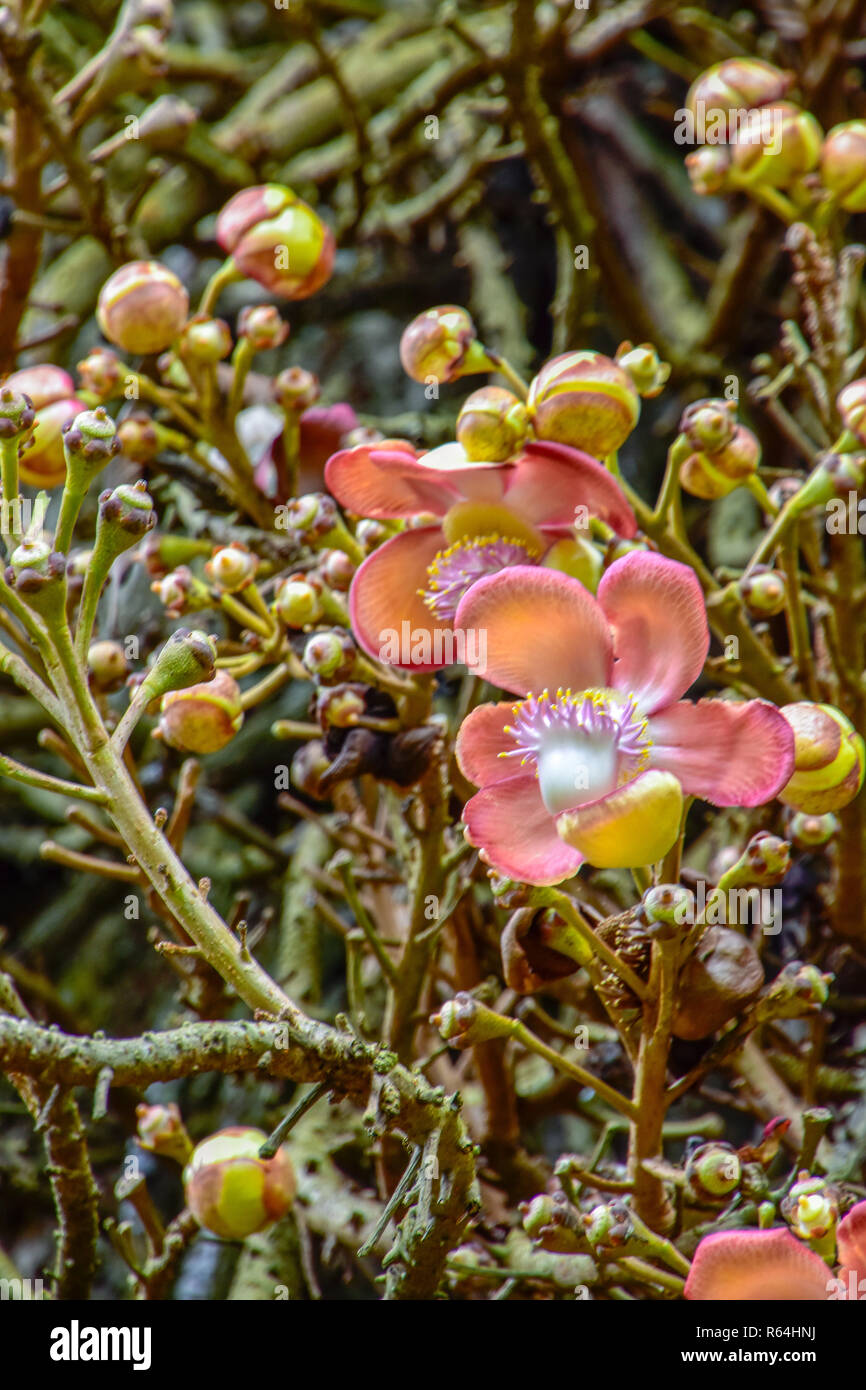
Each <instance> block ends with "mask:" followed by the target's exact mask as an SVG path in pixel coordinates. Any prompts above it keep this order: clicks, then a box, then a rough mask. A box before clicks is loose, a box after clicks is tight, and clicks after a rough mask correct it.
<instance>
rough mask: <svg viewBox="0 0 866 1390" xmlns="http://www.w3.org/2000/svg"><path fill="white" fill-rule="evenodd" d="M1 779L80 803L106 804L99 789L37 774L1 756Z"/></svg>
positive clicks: (33, 770) (30, 768) (33, 769)
mask: <svg viewBox="0 0 866 1390" xmlns="http://www.w3.org/2000/svg"><path fill="white" fill-rule="evenodd" d="M0 777H9V778H10V779H11V780H12V781H13V782H23V783H24V784H25V785H26V786H28V787H39V788H40V790H41V791H45V792H57V794H58V796H72V797H75V798H76V799H77V800H78V801H91V802H96V804H97V805H98V806H103V805H104V804H105V794H104V792H101V791H100V790H99V788H98V787H83V786H81V785H79V783H78V782H67V781H66V779H65V778H64V777H52V776H50V774H49V773H47V772H37V771H36V769H35V768H32V767H25V765H24V763H19V762H16V761H15V759H14V758H7V757H5V756H4V755H3V754H0Z"/></svg>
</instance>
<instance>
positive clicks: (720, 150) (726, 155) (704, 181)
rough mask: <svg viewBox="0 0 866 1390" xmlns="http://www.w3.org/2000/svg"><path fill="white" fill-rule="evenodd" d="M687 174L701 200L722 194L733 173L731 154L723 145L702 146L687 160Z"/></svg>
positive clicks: (693, 151) (691, 153) (688, 156)
mask: <svg viewBox="0 0 866 1390" xmlns="http://www.w3.org/2000/svg"><path fill="white" fill-rule="evenodd" d="M685 165H686V173H687V174H688V176H689V180H690V182H691V185H692V188H693V189H694V190H695V192H696V193H697V194H698V197H700V198H709V197H711V196H712V195H713V194H714V193H722V192H724V190H725V189H726V188H727V186H728V180H729V176H730V172H731V156H730V152H729V151H728V150H727V149H726V148H725V147H724V146H723V145H702V146H701V147H700V149H697V150H692V151H691V152H690V153H689V154H687V155H686V158H685Z"/></svg>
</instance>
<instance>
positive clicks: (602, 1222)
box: [583, 1201, 633, 1250]
mask: <svg viewBox="0 0 866 1390" xmlns="http://www.w3.org/2000/svg"><path fill="white" fill-rule="evenodd" d="M583 1224H584V1227H585V1230H586V1238H587V1240H588V1241H589V1243H590V1245H593V1246H595V1247H597V1248H600V1249H603V1250H616V1249H618V1248H619V1247H620V1246H622V1245H625V1244H626V1242H627V1241H628V1240H629V1239H630V1237H631V1236H632V1234H633V1228H632V1224H631V1216H630V1214H629V1210H628V1207H627V1206H626V1205H625V1203H624V1202H616V1201H612V1202H600V1203H599V1205H598V1206H597V1207H593V1209H592V1211H590V1212H587V1213H586V1214H585V1215H584V1218H583Z"/></svg>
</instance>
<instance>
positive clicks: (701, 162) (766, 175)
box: [678, 58, 822, 195]
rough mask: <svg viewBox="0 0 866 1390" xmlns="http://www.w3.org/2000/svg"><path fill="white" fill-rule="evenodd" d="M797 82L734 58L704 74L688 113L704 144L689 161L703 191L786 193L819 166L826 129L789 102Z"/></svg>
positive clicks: (758, 62)
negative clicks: (769, 191) (779, 191)
mask: <svg viewBox="0 0 866 1390" xmlns="http://www.w3.org/2000/svg"><path fill="white" fill-rule="evenodd" d="M791 83H792V77H791V74H790V73H786V72H782V70H781V69H780V68H777V67H774V66H773V64H772V63H767V62H764V61H763V60H761V59H759V58H728V59H725V60H724V61H723V62H720V63H716V64H715V65H714V66H713V67H710V68H707V69H706V71H705V72H702V73H700V74H699V76H698V77H697V78H696V79H695V81H694V82H693V83H692V85H691V87H690V88H689V93H688V96H687V97H686V108H685V114H686V117H687V119H688V124H689V130H690V132H691V138H692V139H695V138H696V139H697V141H698V143H699V148H698V149H696V150H694V151H693V152H692V153H691V154H689V155H687V156H686V168H687V170H688V173H689V177H690V179H691V181H692V186H693V187H694V189H695V191H696V192H697V193H699V194H701V195H706V194H712V193H718V192H721V191H723V190H726V189H745V190H747V191H749V190H757V191H758V193H760V192H761V191H762V190H767V189H770V190H772V189H783V188H788V187H790V186H791V185H793V184H796V183H797V182H798V181H799V180H800V179H802V178H803V177H804V176H806V175H808V174H810V173H811V172H812V170H814V169H815V168H816V167H817V165H818V162H819V158H820V155H821V140H822V131H821V127H820V126H819V124H818V122H817V121H816V120H815V117H814V116H813V115H811V113H810V112H808V111H804V110H802V108H800V107H799V106H796V105H795V104H794V103H793V102H791V101H788V100H785V99H784V98H785V97H786V95H787V92H788V90H789V88H790V86H791ZM678 138H679V137H678Z"/></svg>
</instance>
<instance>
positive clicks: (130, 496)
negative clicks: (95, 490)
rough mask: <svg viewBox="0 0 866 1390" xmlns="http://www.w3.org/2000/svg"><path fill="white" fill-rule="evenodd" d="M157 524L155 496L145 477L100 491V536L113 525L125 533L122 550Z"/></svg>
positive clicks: (98, 529) (98, 530) (98, 523)
mask: <svg viewBox="0 0 866 1390" xmlns="http://www.w3.org/2000/svg"><path fill="white" fill-rule="evenodd" d="M155 525H156V512H155V511H154V510H153V498H152V497H151V495H150V493H149V492H148V490H147V487H146V486H145V483H144V481H143V479H141V478H139V480H138V482H135V483H121V484H120V485H119V486H118V487H116V488H113V489H111V490H110V491H106V492H101V493H100V494H99V519H98V521H97V531H96V534H97V538H98V537H99V532H100V528H101V527H102V526H112V527H114V528H116V529H117V530H118V531H120V532H122V533H123V538H124V539H123V545H122V547H121V549H124V550H125V549H126V548H127V547H128V546H130V545H134V544H135V542H136V541H139V540H141V539H142V537H143V536H145V535H147V532H148V531H150V530H152V529H153V527H154V526H155Z"/></svg>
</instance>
